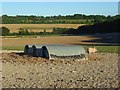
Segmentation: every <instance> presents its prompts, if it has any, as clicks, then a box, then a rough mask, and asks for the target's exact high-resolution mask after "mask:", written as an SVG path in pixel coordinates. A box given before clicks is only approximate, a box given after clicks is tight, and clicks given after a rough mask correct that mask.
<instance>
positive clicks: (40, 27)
mask: <svg viewBox="0 0 120 90" xmlns="http://www.w3.org/2000/svg"><path fill="white" fill-rule="evenodd" d="M83 25H84V24H0V26H4V27H7V28H9V29H10V32H18V31H19V29H20V28H27V29H28V31H34V32H43V31H44V29H45V30H46V32H52V30H53V28H54V27H59V28H78V27H79V26H83Z"/></svg>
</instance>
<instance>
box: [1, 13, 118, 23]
mask: <svg viewBox="0 0 120 90" xmlns="http://www.w3.org/2000/svg"><path fill="white" fill-rule="evenodd" d="M117 17H119V15H116V16H110V15H109V16H104V15H84V14H74V15H66V16H62V15H58V16H46V17H45V16H34V15H31V16H24V15H16V16H8V15H2V16H1V17H0V18H2V24H95V23H100V22H104V21H108V20H112V19H115V18H117Z"/></svg>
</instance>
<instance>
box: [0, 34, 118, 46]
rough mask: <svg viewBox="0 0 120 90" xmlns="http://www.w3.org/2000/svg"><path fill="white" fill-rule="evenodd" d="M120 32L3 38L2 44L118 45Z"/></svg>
mask: <svg viewBox="0 0 120 90" xmlns="http://www.w3.org/2000/svg"><path fill="white" fill-rule="evenodd" d="M119 38H120V33H111V34H93V35H81V36H48V37H37V38H31V37H28V38H2V44H1V45H2V46H12V47H14V46H25V45H26V44H73V45H118V44H119V43H118V41H119V40H118V39H119Z"/></svg>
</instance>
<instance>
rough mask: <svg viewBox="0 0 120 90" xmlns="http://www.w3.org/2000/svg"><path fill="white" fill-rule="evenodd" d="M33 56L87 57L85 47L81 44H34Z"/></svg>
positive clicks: (49, 57)
mask: <svg viewBox="0 0 120 90" xmlns="http://www.w3.org/2000/svg"><path fill="white" fill-rule="evenodd" d="M32 48H33V54H34V55H33V56H37V57H43V58H47V59H55V58H64V59H66V58H69V59H71V58H74V59H84V60H85V59H86V52H85V49H84V48H83V47H82V46H80V45H34V46H33V47H32Z"/></svg>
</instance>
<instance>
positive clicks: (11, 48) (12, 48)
mask: <svg viewBox="0 0 120 90" xmlns="http://www.w3.org/2000/svg"><path fill="white" fill-rule="evenodd" d="M2 50H24V46H2Z"/></svg>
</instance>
